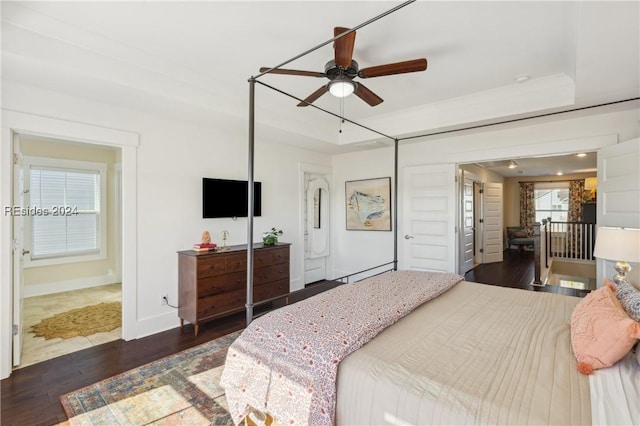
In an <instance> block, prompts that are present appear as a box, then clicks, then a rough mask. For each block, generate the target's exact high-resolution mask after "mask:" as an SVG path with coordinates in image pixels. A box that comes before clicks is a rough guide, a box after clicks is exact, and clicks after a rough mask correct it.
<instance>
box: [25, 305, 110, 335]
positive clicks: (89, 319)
mask: <svg viewBox="0 0 640 426" xmlns="http://www.w3.org/2000/svg"><path fill="white" fill-rule="evenodd" d="M121 325H122V303H120V302H112V303H99V304H97V305H91V306H85V307H83V308H77V309H71V310H70V311H67V312H62V313H60V314H56V315H54V316H52V317H49V318H45V319H43V320H42V321H40V322H39V323H38V324H36V325H32V326H31V333H35V335H36V336H38V337H44V338H45V339H47V340H48V339H55V338H62V339H70V338H72V337H78V336H90V335H92V334H95V333H102V332H108V331H111V330H115V329H116V328H118V327H120V326H121Z"/></svg>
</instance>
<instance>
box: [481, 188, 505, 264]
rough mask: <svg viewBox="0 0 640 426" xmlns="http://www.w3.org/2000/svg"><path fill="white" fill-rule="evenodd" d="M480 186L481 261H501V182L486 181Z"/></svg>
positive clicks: (502, 247)
mask: <svg viewBox="0 0 640 426" xmlns="http://www.w3.org/2000/svg"><path fill="white" fill-rule="evenodd" d="M482 186H483V188H482V210H483V211H482V223H483V225H484V226H483V232H482V239H483V240H482V263H492V262H502V251H503V249H504V246H503V238H502V223H503V220H502V217H503V214H504V213H503V209H502V197H503V195H502V184H501V183H492V182H487V183H484V184H483V185H482Z"/></svg>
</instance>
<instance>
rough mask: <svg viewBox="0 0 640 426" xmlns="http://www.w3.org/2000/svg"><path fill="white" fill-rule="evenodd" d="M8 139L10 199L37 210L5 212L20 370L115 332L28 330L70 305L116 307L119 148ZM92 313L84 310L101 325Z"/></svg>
mask: <svg viewBox="0 0 640 426" xmlns="http://www.w3.org/2000/svg"><path fill="white" fill-rule="evenodd" d="M13 140H14V154H15V157H14V158H15V160H14V184H15V188H14V205H16V206H20V207H21V208H28V209H30V210H29V211H32V210H33V211H35V212H36V214H27V215H22V214H17V215H13V216H12V218H13V222H14V227H13V229H14V234H13V235H14V241H15V244H16V245H17V247H19V248H20V250H18V251H16V252H14V254H15V256H14V271H13V277H14V303H13V312H14V324H15V326H16V327H15V328H16V330H15V331H14V333H16V335H15V337H14V348H13V364H14V367H15V368H21V367H24V366H26V365H30V364H33V363H36V362H40V361H43V360H46V359H50V358H53V357H56V356H60V355H63V354H66V353H71V352H75V351H77V350H80V349H85V348H87V347H91V346H94V345H97V344H101V343H105V342H107V341H111V340H116V339H119V338H121V337H122V327H121V325H119V326H118V325H112V327H115V329H111V330H109V331H108V332H107V331H106V330H105V331H103V332H100V333H96V334H90V335H87V336H82V334H83V333H85V334H86V333H87V331H86V330H84V331H80V332H79V333H80V335H79V336H75V337H70V336H71V334H69V333H65V332H64V331H62V330H58V332H61V334H62V335H63V336H65V337H59V336H58V337H56V336H55V333H54V334H48V333H45V334H48V335H47V336H37V335H36V334H34V333H33V332H32V326H34V325H36V324H38V323H39V322H40V321H41V320H44V319H46V318H51V317H54V316H55V317H56V318H57V320H58V321H62V317H64V316H65V315H71V313H70V312H69V311H71V310H77V309H79V308H83V307H86V306H95V305H98V304H100V303H101V302H104V303H109V302H110V303H111V304H114V303H116V304H118V305H120V309H121V304H122V303H121V302H122V285H121V282H122V273H121V270H120V265H121V261H120V259H121V257H122V253H121V247H122V243H121V241H120V240H121V232H120V230H121V224H120V218H121V212H120V206H121V185H120V182H121V175H120V170H121V167H120V161H121V160H120V159H121V157H122V153H121V149H120V148H119V147H112V146H104V145H97V144H87V143H80V142H72V141H67V140H61V139H54V138H48V137H42V136H35V135H31V134H28V133H15V134H14V137H13ZM37 212H47V213H48V214H37ZM95 311H96V312H95V313H88V314H91V315H96V316H95V321H98V323H100V320H99V318H100V316H99V313H98V312H97V311H99V309H97V308H96V309H95ZM46 321H47V324H51V323H50V321H52V320H46ZM94 326H96V329H99V327H98V326H97V324H96V323H95V322H94V324H93V325H92V327H91V328H92V329H93V327H94ZM49 327H52V326H51V325H49ZM107 328H109V327H107Z"/></svg>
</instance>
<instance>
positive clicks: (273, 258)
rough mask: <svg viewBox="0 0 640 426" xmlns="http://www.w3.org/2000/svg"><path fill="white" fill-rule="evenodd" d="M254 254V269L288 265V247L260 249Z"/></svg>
mask: <svg viewBox="0 0 640 426" xmlns="http://www.w3.org/2000/svg"><path fill="white" fill-rule="evenodd" d="M254 253H255V255H254V261H253V263H254V266H255V267H261V266H264V265H276V264H279V263H289V246H285V247H276V248H269V249H262V250H258V251H256V252H254Z"/></svg>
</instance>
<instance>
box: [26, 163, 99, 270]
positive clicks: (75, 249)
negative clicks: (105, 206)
mask: <svg viewBox="0 0 640 426" xmlns="http://www.w3.org/2000/svg"><path fill="white" fill-rule="evenodd" d="M29 199H30V206H31V207H38V208H39V209H40V212H41V213H42V214H37V215H34V216H33V217H31V257H32V258H33V259H37V258H38V259H39V258H49V257H58V256H69V255H77V254H86V253H95V252H98V251H99V249H100V173H99V171H97V170H96V171H93V170H87V171H77V170H65V169H50V168H42V167H37V166H32V167H31V169H30V188H29Z"/></svg>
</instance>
